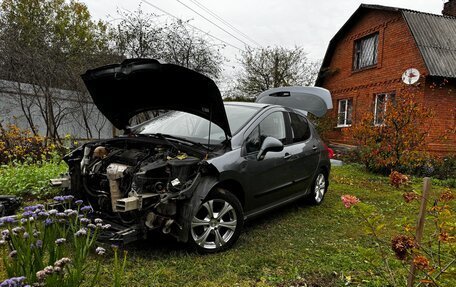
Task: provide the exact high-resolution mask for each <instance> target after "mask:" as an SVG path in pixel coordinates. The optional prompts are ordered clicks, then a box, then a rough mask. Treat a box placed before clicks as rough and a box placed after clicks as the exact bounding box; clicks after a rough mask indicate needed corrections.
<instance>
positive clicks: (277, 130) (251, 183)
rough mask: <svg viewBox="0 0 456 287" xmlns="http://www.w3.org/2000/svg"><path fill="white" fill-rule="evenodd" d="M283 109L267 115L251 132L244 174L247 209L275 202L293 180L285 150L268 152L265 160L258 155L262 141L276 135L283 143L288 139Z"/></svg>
mask: <svg viewBox="0 0 456 287" xmlns="http://www.w3.org/2000/svg"><path fill="white" fill-rule="evenodd" d="M284 115H285V114H284V112H281V111H276V112H272V113H270V114H269V115H268V116H266V117H265V118H264V119H263V120H262V121H261V122H260V123H259V124H258V125H256V126H255V127H254V129H253V130H251V131H250V132H249V133H248V136H247V137H246V138H245V141H244V145H243V149H244V151H243V153H244V156H243V160H242V161H243V162H242V163H241V166H242V174H243V176H244V179H245V182H246V185H247V190H248V192H247V194H246V196H247V197H249V198H248V200H246V202H247V203H248V204H249V206H246V209H247V210H252V209H255V208H258V207H262V206H265V205H268V204H272V203H274V202H275V201H277V200H278V199H280V198H281V197H286V196H287V191H288V190H289V188H290V185H291V180H292V178H291V177H290V168H289V166H288V161H287V160H286V159H285V152H284V151H280V152H268V153H267V154H266V156H265V157H264V159H262V160H258V159H257V155H258V152H259V150H260V148H261V144H262V142H263V140H264V139H265V138H266V137H268V136H271V137H274V138H276V139H278V140H280V141H282V142H283V143H285V142H286V140H287V132H286V130H287V129H286V126H285V118H284Z"/></svg>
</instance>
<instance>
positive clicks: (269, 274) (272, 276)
mask: <svg viewBox="0 0 456 287" xmlns="http://www.w3.org/2000/svg"><path fill="white" fill-rule="evenodd" d="M413 188H414V189H415V190H417V191H420V189H421V179H414V180H413ZM444 189H445V188H444V187H439V186H434V188H433V193H434V194H435V193H439V192H441V191H443V190H444ZM453 192H455V190H454V189H453ZM347 193H348V194H353V195H356V196H357V197H358V198H359V199H360V200H361V201H363V202H366V203H370V204H373V205H375V206H376V207H378V208H379V209H381V211H382V212H383V213H384V215H385V221H386V223H387V227H386V228H385V229H384V230H383V232H382V238H383V239H384V240H385V241H386V242H387V243H389V242H390V240H391V237H392V235H394V234H397V233H399V232H403V228H402V226H403V223H404V219H403V218H404V217H411V218H413V220H412V222H414V219H415V217H416V215H417V213H418V203H410V204H406V203H405V202H404V201H403V198H402V193H403V191H401V190H399V191H398V190H396V189H394V188H392V187H391V186H390V185H389V180H388V178H387V177H381V176H377V175H373V174H369V173H366V172H365V171H364V170H363V169H362V168H361V167H358V166H343V167H336V168H333V171H332V175H331V181H330V189H329V192H328V194H327V196H326V198H325V201H324V203H323V204H322V205H320V206H316V207H314V206H307V205H306V204H304V203H296V204H292V205H290V206H287V207H284V208H282V209H279V210H277V211H275V212H274V213H273V214H270V215H267V216H264V217H262V218H260V219H258V220H255V221H253V222H251V223H249V224H248V225H247V226H246V227H245V230H244V232H243V234H242V235H241V237H240V239H239V241H238V243H237V244H236V245H235V246H234V248H233V249H231V250H229V251H227V252H224V253H220V254H214V255H205V256H202V255H198V254H194V253H192V252H189V251H187V250H186V249H185V245H182V244H178V243H175V242H174V241H173V240H172V239H166V238H161V239H155V240H149V241H146V242H142V243H141V244H139V245H136V246H129V247H128V248H127V250H128V260H129V261H128V267H127V268H128V271H127V276H126V278H125V281H124V284H127V285H128V286H344V285H345V284H346V283H347V282H351V284H350V285H351V286H386V283H385V281H384V279H383V278H382V276H380V274H379V267H378V266H377V267H375V266H372V264H370V263H369V262H371V261H378V260H379V258H380V257H379V255H378V253H377V252H376V249H375V246H374V245H373V244H372V241H371V240H370V239H369V237H368V236H366V235H365V233H364V227H363V225H362V224H361V222H360V220H359V219H358V218H356V217H354V216H353V215H352V213H350V212H349V210H347V209H345V208H344V206H343V204H342V203H341V200H340V196H341V195H343V194H347ZM454 210H455V209H454V205H453V211H454ZM428 227H431V223H430V222H428ZM390 258H391V263H392V266H393V267H392V268H393V269H395V272H396V273H397V275H396V278H397V279H398V280H402V277H401V276H403V275H404V273H403V272H402V271H401V270H403V268H402V267H401V263H400V262H399V261H397V260H395V259H394V256H393V255H392V254H391V256H390ZM105 271H106V272H105V273H104V274H105V275H104V276H110V275H109V270H105ZM451 272H452V274H448V275H446V277H444V281H445V282H444V284H445V285H442V286H456V273H455V272H456V270H455V268H452V271H451ZM305 283H306V284H307V285H305ZM401 283H402V284H401V285H402V286H405V283H403V282H401ZM447 284H449V285H447Z"/></svg>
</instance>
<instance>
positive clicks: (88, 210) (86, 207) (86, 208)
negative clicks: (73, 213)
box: [81, 205, 92, 212]
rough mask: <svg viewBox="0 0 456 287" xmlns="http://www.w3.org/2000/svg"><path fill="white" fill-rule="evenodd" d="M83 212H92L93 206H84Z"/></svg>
mask: <svg viewBox="0 0 456 287" xmlns="http://www.w3.org/2000/svg"><path fill="white" fill-rule="evenodd" d="M81 211H82V212H91V211H92V206H90V205H84V206H83V207H81Z"/></svg>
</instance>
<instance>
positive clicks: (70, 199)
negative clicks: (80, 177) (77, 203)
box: [63, 195, 74, 201]
mask: <svg viewBox="0 0 456 287" xmlns="http://www.w3.org/2000/svg"><path fill="white" fill-rule="evenodd" d="M63 199H64V200H65V201H72V200H73V199H74V196H72V195H65V196H64V197H63Z"/></svg>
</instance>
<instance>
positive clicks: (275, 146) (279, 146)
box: [257, 137, 283, 160]
mask: <svg viewBox="0 0 456 287" xmlns="http://www.w3.org/2000/svg"><path fill="white" fill-rule="evenodd" d="M282 150H283V143H282V142H281V141H279V140H278V139H276V138H273V137H266V138H265V139H264V141H263V144H262V145H261V148H260V151H259V152H258V156H257V160H263V159H264V156H265V155H266V154H267V153H268V152H270V151H272V152H279V151H282Z"/></svg>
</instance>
